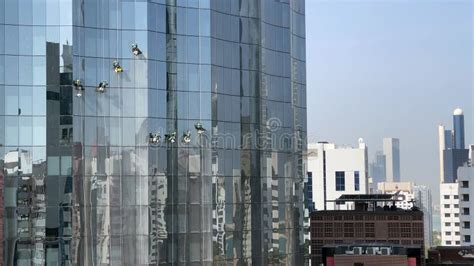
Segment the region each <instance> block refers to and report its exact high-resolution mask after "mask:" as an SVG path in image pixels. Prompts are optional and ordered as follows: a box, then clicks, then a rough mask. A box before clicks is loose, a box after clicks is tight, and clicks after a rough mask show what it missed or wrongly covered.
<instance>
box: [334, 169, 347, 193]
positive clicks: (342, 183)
mask: <svg viewBox="0 0 474 266" xmlns="http://www.w3.org/2000/svg"><path fill="white" fill-rule="evenodd" d="M344 190H346V176H345V173H344V172H336V191H344Z"/></svg>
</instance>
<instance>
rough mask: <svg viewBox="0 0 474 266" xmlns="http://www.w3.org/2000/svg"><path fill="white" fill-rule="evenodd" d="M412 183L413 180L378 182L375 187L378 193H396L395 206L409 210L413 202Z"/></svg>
mask: <svg viewBox="0 0 474 266" xmlns="http://www.w3.org/2000/svg"><path fill="white" fill-rule="evenodd" d="M414 185H415V184H414V183H413V182H380V183H378V185H377V188H378V193H382V194H397V195H398V196H397V198H398V200H399V201H397V202H395V206H397V208H400V209H404V210H409V209H411V208H412V207H413V205H414V203H415V195H414V194H413V187H414Z"/></svg>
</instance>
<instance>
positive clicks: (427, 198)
mask: <svg viewBox="0 0 474 266" xmlns="http://www.w3.org/2000/svg"><path fill="white" fill-rule="evenodd" d="M413 194H414V196H415V206H416V207H418V208H420V209H421V211H423V221H424V223H423V224H424V226H425V228H424V230H425V232H424V235H425V249H429V248H430V247H431V246H432V245H433V212H432V209H433V208H432V205H431V204H432V199H431V190H430V188H429V187H427V186H414V187H413Z"/></svg>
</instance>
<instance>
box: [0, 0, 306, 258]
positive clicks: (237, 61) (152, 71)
mask: <svg viewBox="0 0 474 266" xmlns="http://www.w3.org/2000/svg"><path fill="white" fill-rule="evenodd" d="M47 2H48V4H47V5H44V3H43V4H41V3H38V2H37V1H7V2H5V1H0V10H2V12H4V14H5V16H2V17H1V20H0V43H2V44H5V45H1V46H0V95H1V97H0V106H2V108H1V109H2V110H1V111H0V125H1V128H2V133H1V134H0V144H1V145H0V155H1V156H0V160H3V161H4V166H3V172H4V175H5V176H4V180H3V181H4V182H3V194H4V206H3V210H4V212H3V226H4V230H3V232H4V237H5V241H4V242H3V243H4V251H5V254H4V264H6V265H11V264H28V265H29V264H48V265H99V264H124V265H149V264H157V263H160V264H161V263H165V264H212V263H215V264H223V263H229V264H254V265H266V264H270V263H275V264H291V265H300V264H303V260H304V259H303V258H304V256H303V253H304V252H305V249H304V233H305V232H304V227H303V218H304V215H303V214H304V212H303V211H304V210H303V201H304V197H303V187H304V184H303V183H304V182H303V181H304V178H305V173H306V169H305V166H304V163H303V161H304V154H305V150H306V97H305V95H306V82H305V79H306V77H305V74H306V73H305V45H304V44H305V24H304V16H305V15H304V13H305V12H304V0H296V1H289V2H288V1H282V2H272V1H270V2H268V1H262V0H260V1H241V2H239V1H228V2H223V1H218V0H211V1H175V0H171V1H151V2H150V1H145V2H143V1H118V0H112V1H107V3H105V2H104V1H71V0H64V1H49V0H48V1H47ZM33 10H34V12H33ZM77 11H80V12H77ZM98 11H99V12H100V13H101V15H100V16H97V12H98ZM6 36H8V38H6ZM20 40H21V41H20ZM114 61H117V63H118V65H119V66H118V65H117V64H115V65H114V63H113V62H114ZM198 125H199V126H198ZM188 131H189V134H188V133H187V132H188ZM150 134H151V135H152V136H156V137H155V140H154V141H152V142H150ZM158 136H159V137H158ZM223 136H224V137H223ZM220 139H224V140H225V141H219V140H220Z"/></svg>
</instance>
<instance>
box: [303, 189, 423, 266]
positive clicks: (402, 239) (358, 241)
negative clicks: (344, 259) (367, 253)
mask: <svg viewBox="0 0 474 266" xmlns="http://www.w3.org/2000/svg"><path fill="white" fill-rule="evenodd" d="M334 201H335V203H336V204H337V203H342V202H344V203H346V202H352V203H353V204H352V206H354V209H351V210H327V211H315V212H313V213H312V214H311V228H310V230H311V261H312V265H320V264H321V263H323V264H325V265H328V264H327V263H328V261H324V259H323V249H324V247H329V246H333V245H346V246H347V245H349V246H361V245H372V244H376V245H380V244H381V243H383V244H387V245H388V244H393V245H402V246H413V245H414V246H416V247H418V248H420V250H423V246H424V240H423V212H422V211H420V210H419V209H418V208H414V209H413V210H402V209H399V208H396V207H395V206H393V205H394V204H393V202H394V201H395V202H396V201H397V198H396V196H394V195H390V194H372V195H368V194H366V195H359V194H352V195H350V194H347V195H342V196H340V197H339V198H338V199H336V200H334ZM388 203H391V204H392V206H389V205H388ZM422 253H423V252H422ZM420 256H421V257H420V259H421V261H422V260H423V258H424V255H420ZM336 265H339V264H336ZM352 265H354V264H352Z"/></svg>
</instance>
